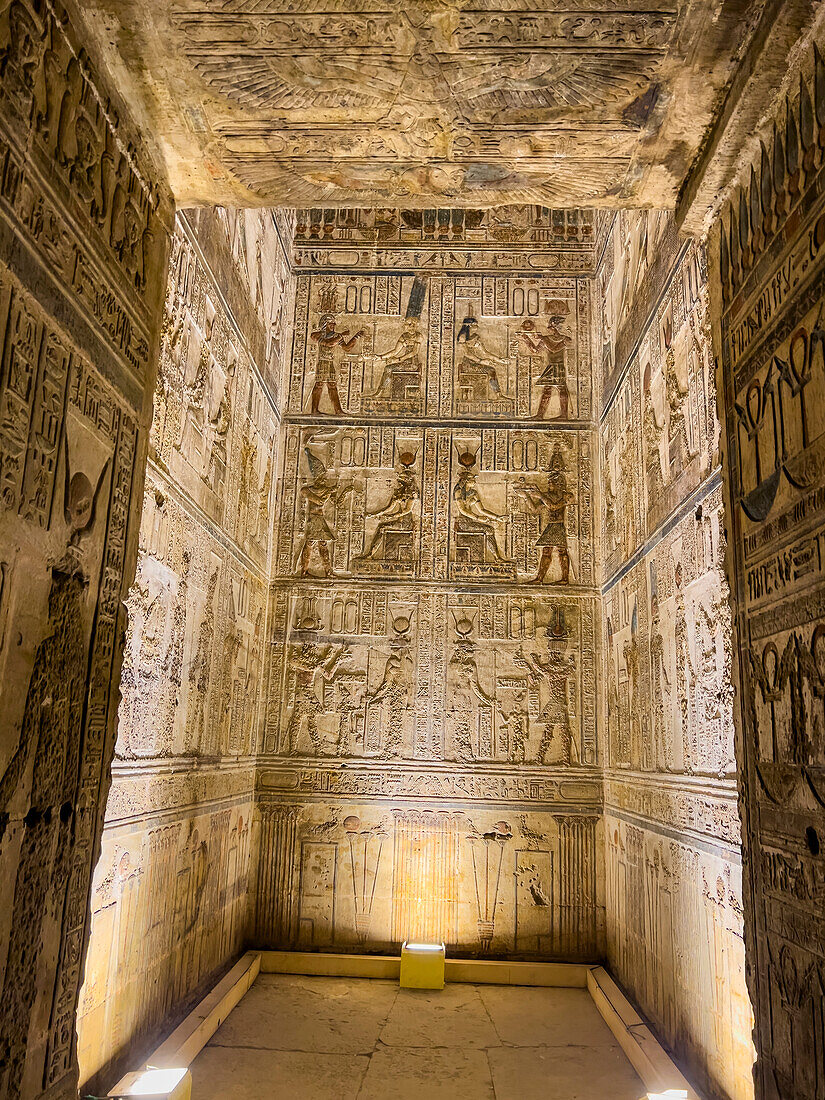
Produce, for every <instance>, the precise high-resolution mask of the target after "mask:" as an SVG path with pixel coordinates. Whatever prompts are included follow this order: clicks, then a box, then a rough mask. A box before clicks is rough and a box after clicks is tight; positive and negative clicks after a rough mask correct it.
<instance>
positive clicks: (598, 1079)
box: [487, 1046, 647, 1100]
mask: <svg viewBox="0 0 825 1100" xmlns="http://www.w3.org/2000/svg"><path fill="white" fill-rule="evenodd" d="M487 1055H488V1058H489V1061H490V1068H491V1070H492V1075H493V1086H494V1088H495V1097H496V1100H640V1098H642V1097H645V1096H646V1095H647V1093H646V1090H645V1087H644V1085H643V1084H642V1081H641V1080H640V1078H639V1077H637V1076H636V1073H635V1072H634V1070H633V1067H632V1066H631V1065H630V1063H629V1062H628V1060H627V1059H626V1058H625V1056H624V1054H622V1052H621V1050H620V1049H616V1050H610V1049H604V1048H598V1049H594V1048H593V1047H587V1046H568V1047H560V1046H553V1047H524V1046H522V1047H494V1048H493V1049H491V1050H489V1051H488V1052H487Z"/></svg>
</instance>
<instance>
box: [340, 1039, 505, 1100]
mask: <svg viewBox="0 0 825 1100" xmlns="http://www.w3.org/2000/svg"><path fill="white" fill-rule="evenodd" d="M389 1097H392V1098H393V1100H494V1097H495V1093H494V1092H493V1082H492V1077H491V1074H490V1065H489V1063H488V1061H487V1055H486V1054H485V1052H484V1051H483V1050H463V1049H461V1048H460V1047H458V1046H454V1047H433V1048H431V1049H430V1050H421V1049H420V1048H415V1049H411V1048H409V1047H386V1048H383V1049H379V1050H377V1051H376V1052H375V1054H373V1056H372V1058H371V1059H370V1066H369V1069H368V1070H367V1075H366V1077H365V1078H364V1084H363V1085H362V1087H361V1092H360V1093H359V1094H358V1100H388V1098H389Z"/></svg>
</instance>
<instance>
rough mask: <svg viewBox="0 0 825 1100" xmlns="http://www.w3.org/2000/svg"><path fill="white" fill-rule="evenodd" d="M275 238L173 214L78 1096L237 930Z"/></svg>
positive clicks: (154, 1029)
mask: <svg viewBox="0 0 825 1100" xmlns="http://www.w3.org/2000/svg"><path fill="white" fill-rule="evenodd" d="M291 235H292V219H291V217H289V216H288V215H287V214H286V213H285V212H282V211H279V212H277V213H276V215H275V216H273V212H272V211H264V212H260V213H259V212H253V211H242V210H241V211H238V210H232V211H227V210H223V209H218V210H209V211H205V210H200V211H197V210H193V211H184V212H183V213H182V214H179V215H178V219H177V224H176V228H175V233H174V236H173V238H172V251H171V259H170V264H169V278H168V286H167V295H166V307H165V312H164V321H163V340H162V345H161V351H160V369H159V373H158V384H157V388H156V391H155V404H154V416H153V421H152V428H151V433H150V440H149V460H148V466H147V474H146V486H145V490H144V502H143V516H142V521H141V528H140V544H139V551H138V567H137V576H136V578H135V583H134V585H133V586H132V588H131V590H130V592H129V596H128V599H127V608H128V614H129V626H128V631H127V636H126V649H125V654H124V663H123V674H122V678H121V693H122V700H121V705H120V718H119V728H118V740H117V745H116V750H115V762H114V765H113V782H112V788H111V791H110V793H109V800H108V805H107V808H106V825H105V828H104V832H103V849H102V855H101V859H100V862H99V863H98V866H97V870H96V873H95V878H94V883H93V892H92V940H91V948H90V952H89V958H88V961H87V966H86V981H85V985H84V988H83V994H82V997H81V1002H80V1013H79V1021H78V1027H79V1032H80V1048H79V1054H80V1066H81V1080H82V1081H88V1087H89V1089H90V1090H91V1091H101V1090H102V1089H103V1088H104V1086H106V1085H107V1084H111V1083H112V1082H113V1081H114V1080H115V1079H116V1076H117V1073H118V1070H119V1069H120V1068H122V1067H125V1066H126V1065H127V1063H129V1064H131V1065H134V1064H138V1063H140V1061H141V1060H142V1058H144V1057H145V1053H144V1052H145V1051H146V1050H147V1049H148V1048H150V1047H151V1044H152V1041H153V1040H154V1039H155V1037H156V1036H157V1034H158V1033H159V1031H161V1030H163V1029H164V1028H165V1029H168V1027H169V1022H170V1020H172V1019H174V1018H175V1016H176V1015H179V1014H180V1013H181V1012H182V1011H183V1010H184V1009H185V1008H186V1007H187V1006H188V1005H189V1003H190V1002H191V1001H192V999H193V997H195V996H197V994H198V993H199V992H200V991H201V990H202V989H203V988H204V987H205V986H207V985H209V984H211V983H212V982H214V980H215V977H216V975H217V974H218V973H219V972H220V970H221V969H222V968H224V967H226V966H227V965H228V964H229V962H230V961H231V960H232V959H234V958H235V957H236V956H237V954H238V952H239V951H241V950H242V949H243V946H244V944H245V942H246V939H247V937H248V933H249V927H248V924H249V922H248V915H249V905H248V884H249V873H250V861H251V859H252V837H253V827H252V819H253V811H254V770H255V754H256V752H257V751H258V749H259V746H260V739H261V738H260V729H261V721H262V704H263V694H262V687H263V661H264V644H265V638H266V610H267V593H268V583H267V581H268V570H269V562H270V554H271V541H272V535H273V524H272V514H273V511H274V501H275V471H276V470H277V467H278V462H279V442H280V403H279V384H280V377H281V373H282V371H281V367H282V355H283V353H284V351H285V349H288V347H289V324H290V320H291V310H292V297H291V295H292V276H291V265H290V248H291ZM98 1086H100V1088H98Z"/></svg>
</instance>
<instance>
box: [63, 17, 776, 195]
mask: <svg viewBox="0 0 825 1100" xmlns="http://www.w3.org/2000/svg"><path fill="white" fill-rule="evenodd" d="M763 6H764V5H763V3H761V2H749V0H687V2H685V0H662V2H660V3H658V4H656V5H655V6H654V5H652V4H650V3H649V2H645V0H621V2H619V0H568V2H564V3H550V2H547V0H546V2H545V4H544V5H541V3H539V2H536V0H412V2H407V0H405V2H403V3H402V2H399V0H173V2H172V3H168V4H159V3H157V2H156V0H89V2H88V3H86V4H84V5H83V7H84V10H85V11H86V12H87V13H88V15H89V16H90V18H89V23H90V25H91V27H92V28H93V33H94V34H96V36H97V38H98V42H97V45H98V47H99V48H100V49H101V50H102V52H103V53H104V55H105V59H106V61H107V62H108V64H109V65H110V66H113V67H114V69H115V72H116V75H117V76H118V78H119V80H120V83H121V91H122V92H123V93H125V95H126V97H127V99H128V101H129V103H130V106H132V107H133V109H134V110H136V111H137V112H138V114H139V115H141V116H142V121H143V123H144V125H145V126H146V127H147V129H148V130H149V131H150V132H151V133H153V134H154V135H155V136H156V138H157V140H158V142H159V145H160V147H161V151H162V153H163V155H164V157H165V160H166V164H167V166H168V170H169V174H170V178H171V182H172V186H173V189H174V190H175V193H176V197H177V199H178V201H179V202H180V203H182V204H183V203H192V202H196V203H197V202H217V203H222V204H240V205H292V206H298V205H304V206H309V205H318V204H320V205H329V206H347V205H358V206H362V207H363V206H382V205H384V204H388V205H396V204H402V205H404V206H407V207H416V206H418V207H430V206H437V205H441V206H443V205H459V206H462V205H463V206H470V207H473V206H476V207H481V206H490V205H497V204H501V203H506V202H510V203H513V202H515V203H538V204H544V205H547V206H555V207H572V206H628V205H651V206H669V205H673V204H674V202H675V201H676V197H677V193H678V190H679V187H680V185H681V183H682V181H683V179H684V178H685V175H686V173H687V171H688V169H689V167H690V165H691V163H692V162H693V161H694V159H695V157H696V155H697V152H698V151H699V150H700V148H701V147H702V144H703V141H704V140H705V138H706V135H707V133H708V130H709V128H710V127H711V125H712V122H713V119H714V117H715V116H716V114H717V113H718V111H719V109H720V107H721V104H722V101H723V98H724V91H725V88H726V87H727V85H728V84H729V82H730V80H731V77H732V75H733V73H734V71H735V68H736V63H737V60H738V59H739V57H741V55H742V52H743V50H744V49H745V47H746V46H747V43H748V41H749V39H750V37H751V34H752V31H753V26H754V24H755V21H756V20H757V18H758V17H759V15H760V13H761V11H762V8H763Z"/></svg>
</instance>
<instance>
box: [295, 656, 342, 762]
mask: <svg viewBox="0 0 825 1100" xmlns="http://www.w3.org/2000/svg"><path fill="white" fill-rule="evenodd" d="M350 656H351V655H350V653H349V652H348V651H347V650H346V649H345V648H344V646H343V645H336V646H319V645H318V644H317V643H316V642H303V643H301V644H296V645H293V647H292V653H291V655H290V658H289V676H290V693H289V694H290V697H291V698H292V714H291V715H290V719H289V725H288V726H287V731H286V742H287V744H286V751H287V753H288V754H289V755H290V756H295V755H296V754H297V752H298V739H299V737H300V734H301V726H302V724H303V720H304V719H306V729H307V734H308V735H309V739H310V741H311V743H312V748H313V750H314V752H315V755H316V756H321V755H323V751H322V744H321V732H320V730H319V729H318V716H319V715H320V714H322V713H323V710H324V705H323V703H322V702H321V700H320V699H319V698H318V695H317V693H316V691H315V681H316V678H317V677H318V676H320V677H321V679H322V680H323V682H324V683H327V684H330V683H332V682H333V681H334V680H335V679H336V678H337V677H338V676H339V675H340V674H341V671H342V670H341V665H342V664H346V663H347V662H348V661H349V660H350Z"/></svg>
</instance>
